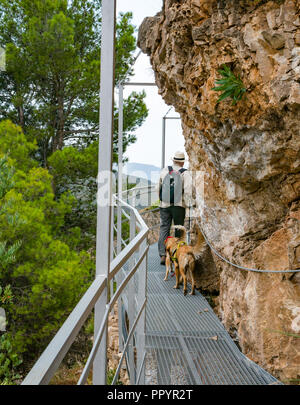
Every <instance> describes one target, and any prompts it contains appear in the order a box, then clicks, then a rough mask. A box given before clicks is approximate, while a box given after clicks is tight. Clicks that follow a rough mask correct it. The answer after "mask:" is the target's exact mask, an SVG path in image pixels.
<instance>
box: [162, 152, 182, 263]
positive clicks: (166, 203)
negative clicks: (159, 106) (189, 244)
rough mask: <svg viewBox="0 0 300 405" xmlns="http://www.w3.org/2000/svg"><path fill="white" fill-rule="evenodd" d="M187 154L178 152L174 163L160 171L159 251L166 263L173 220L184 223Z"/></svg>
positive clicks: (177, 231)
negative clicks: (166, 246) (166, 248)
mask: <svg viewBox="0 0 300 405" xmlns="http://www.w3.org/2000/svg"><path fill="white" fill-rule="evenodd" d="M184 161H185V155H184V153H183V152H176V153H175V155H174V157H173V165H172V166H168V167H165V168H164V169H162V171H161V173H160V178H159V183H158V191H159V199H160V234H159V241H158V252H159V256H160V257H161V262H160V263H161V264H165V261H166V251H165V243H164V242H165V240H166V238H167V237H168V236H169V235H170V228H171V224H172V220H173V221H174V225H184V219H185V208H186V207H185V204H184V195H183V194H184V183H185V178H186V176H187V175H188V173H187V170H186V169H184V168H183V165H184ZM175 236H176V237H178V236H180V231H179V230H175Z"/></svg>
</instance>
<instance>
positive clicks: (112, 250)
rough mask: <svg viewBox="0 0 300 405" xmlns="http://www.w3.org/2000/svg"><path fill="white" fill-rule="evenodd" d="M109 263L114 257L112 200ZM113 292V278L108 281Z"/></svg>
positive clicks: (112, 207)
mask: <svg viewBox="0 0 300 405" xmlns="http://www.w3.org/2000/svg"><path fill="white" fill-rule="evenodd" d="M110 223H111V225H110V263H111V262H112V261H113V259H114V224H115V207H114V201H112V205H111V220H110ZM113 294H114V278H112V279H111V281H110V297H112V296H113ZM111 313H112V315H113V314H114V308H112V311H111Z"/></svg>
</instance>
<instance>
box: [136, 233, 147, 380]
mask: <svg viewBox="0 0 300 405" xmlns="http://www.w3.org/2000/svg"><path fill="white" fill-rule="evenodd" d="M146 247H147V240H144V241H143V243H142V244H141V247H140V252H141V253H142V252H143V251H144V250H145V249H146ZM147 266H148V254H147V255H146V257H145V259H144V260H143V261H142V263H141V265H140V268H139V270H138V280H139V282H138V308H140V307H141V305H142V303H143V302H144V299H145V297H146V296H147ZM146 308H147V306H146V307H145V309H144V311H143V313H142V315H141V318H140V320H139V322H138V324H137V370H140V369H141V366H142V363H143V359H144V353H145V333H146ZM139 384H140V385H144V384H145V363H144V365H143V368H142V371H141V377H140V380H139Z"/></svg>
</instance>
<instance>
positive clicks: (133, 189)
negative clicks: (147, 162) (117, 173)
mask: <svg viewBox="0 0 300 405" xmlns="http://www.w3.org/2000/svg"><path fill="white" fill-rule="evenodd" d="M155 187H156V184H152V185H149V186H143V187H133V188H129V189H128V190H123V191H122V195H123V194H125V193H130V192H131V191H139V190H145V189H151V188H155Z"/></svg>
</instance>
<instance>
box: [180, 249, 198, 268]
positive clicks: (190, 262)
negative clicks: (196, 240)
mask: <svg viewBox="0 0 300 405" xmlns="http://www.w3.org/2000/svg"><path fill="white" fill-rule="evenodd" d="M195 259H196V258H195V255H194V253H193V252H191V251H189V252H187V253H186V255H184V257H183V262H182V266H183V269H184V272H185V273H186V272H187V271H188V269H189V270H190V271H191V272H193V271H194V268H195Z"/></svg>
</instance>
